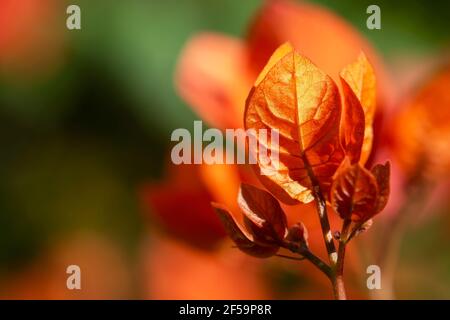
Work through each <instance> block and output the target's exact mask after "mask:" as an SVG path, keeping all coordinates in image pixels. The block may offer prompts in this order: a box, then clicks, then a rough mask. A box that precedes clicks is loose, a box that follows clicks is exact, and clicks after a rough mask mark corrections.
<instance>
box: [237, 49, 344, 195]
mask: <svg viewBox="0 0 450 320" xmlns="http://www.w3.org/2000/svg"><path fill="white" fill-rule="evenodd" d="M340 114H341V101H340V96H339V91H338V88H337V87H336V84H335V83H334V82H333V80H331V78H330V77H329V76H327V75H326V74H325V73H323V72H322V71H321V70H320V69H319V68H317V67H316V66H315V65H314V64H313V63H312V62H311V61H310V60H308V59H307V58H306V57H304V56H302V55H300V54H299V53H297V52H296V51H295V50H294V49H293V47H292V46H291V45H290V44H289V43H287V44H284V45H282V46H280V47H279V48H278V49H277V50H276V51H275V53H274V54H273V55H272V57H271V59H270V60H269V62H268V63H267V65H266V67H265V68H264V69H263V71H262V72H261V74H260V75H259V76H258V78H257V80H256V82H255V85H254V87H253V89H252V90H251V91H250V94H249V96H248V98H247V102H246V109H245V115H244V123H245V128H246V129H256V130H260V129H266V130H267V131H268V132H269V133H270V130H271V129H274V130H277V131H278V133H279V148H277V150H273V149H270V148H271V147H273V146H270V147H269V149H270V151H279V161H278V162H276V163H273V162H272V163H270V164H267V163H264V162H263V161H260V159H259V157H255V158H256V159H258V167H259V171H258V172H257V174H258V175H259V176H260V177H263V178H262V179H261V182H262V183H263V184H264V185H265V186H266V187H267V188H268V189H269V191H270V192H272V193H273V194H274V195H275V196H276V197H277V198H278V199H279V200H281V201H283V202H286V203H292V201H285V200H286V198H287V197H290V198H291V199H293V200H296V201H300V202H303V203H307V202H311V201H312V200H313V195H312V185H311V181H310V172H312V173H314V175H315V176H316V177H317V179H318V180H319V184H320V187H321V189H322V190H323V191H324V192H325V193H326V194H328V191H329V189H330V186H331V182H332V177H333V174H334V172H335V171H336V169H337V168H338V166H339V164H340V163H341V161H342V159H343V158H344V154H343V150H342V147H341V145H340V141H339V121H340ZM257 138H259V135H257ZM258 142H259V143H258V144H260V145H261V144H264V142H265V141H258ZM276 147H278V146H276ZM278 149H279V150H278ZM249 151H250V153H253V154H254V155H256V154H257V153H258V151H257V150H255V149H250V150H249ZM268 181H270V183H268ZM274 185H275V186H277V187H274Z"/></svg>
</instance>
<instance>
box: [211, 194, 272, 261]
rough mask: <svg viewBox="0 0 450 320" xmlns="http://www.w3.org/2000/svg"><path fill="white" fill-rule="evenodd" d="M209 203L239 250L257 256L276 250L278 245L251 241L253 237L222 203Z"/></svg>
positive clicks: (264, 255) (261, 256) (268, 255)
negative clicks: (265, 244)
mask: <svg viewBox="0 0 450 320" xmlns="http://www.w3.org/2000/svg"><path fill="white" fill-rule="evenodd" d="M211 205H212V206H213V207H214V209H215V210H216V213H217V215H218V216H219V218H220V220H221V221H222V223H223V225H224V227H225V230H226V231H227V233H228V235H229V236H230V238H231V240H233V242H234V243H235V244H236V246H237V247H238V248H239V249H240V250H241V251H243V252H245V253H247V254H249V255H251V256H254V257H258V258H267V257H270V256H273V255H274V254H275V253H276V252H277V251H278V249H279V247H278V246H264V245H259V244H256V243H255V242H254V241H253V237H252V236H251V235H249V234H247V232H245V231H244V230H242V228H241V227H240V226H239V224H238V223H237V221H236V220H235V219H234V217H233V215H232V214H231V213H230V212H229V211H228V209H227V208H225V207H224V206H223V205H221V204H219V203H214V202H212V203H211Z"/></svg>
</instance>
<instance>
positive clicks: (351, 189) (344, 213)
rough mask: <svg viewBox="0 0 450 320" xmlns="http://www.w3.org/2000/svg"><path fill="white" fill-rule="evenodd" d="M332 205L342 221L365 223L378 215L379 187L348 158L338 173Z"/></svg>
mask: <svg viewBox="0 0 450 320" xmlns="http://www.w3.org/2000/svg"><path fill="white" fill-rule="evenodd" d="M330 197H331V204H332V206H333V209H334V210H335V211H336V212H337V213H338V214H339V216H340V217H341V218H342V219H351V220H352V221H365V220H368V219H370V218H371V217H372V216H374V215H375V214H376V213H377V211H376V210H377V203H378V186H377V181H376V180H375V177H374V176H373V175H372V173H371V172H370V171H368V170H367V169H365V168H364V167H362V166H361V165H360V164H359V163H356V164H354V165H351V164H350V160H349V159H348V158H346V159H345V160H344V162H343V163H342V165H341V166H340V167H339V169H338V171H337V172H336V176H335V180H334V182H333V186H332V188H331V196H330Z"/></svg>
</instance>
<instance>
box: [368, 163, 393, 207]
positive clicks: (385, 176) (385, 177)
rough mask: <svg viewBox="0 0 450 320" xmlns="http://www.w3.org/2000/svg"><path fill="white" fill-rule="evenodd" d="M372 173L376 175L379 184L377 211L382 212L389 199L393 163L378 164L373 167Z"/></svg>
mask: <svg viewBox="0 0 450 320" xmlns="http://www.w3.org/2000/svg"><path fill="white" fill-rule="evenodd" d="M371 171H372V174H373V175H374V176H375V179H376V180H377V184H378V191H379V194H378V203H377V209H376V211H377V212H380V211H381V210H383V209H384V207H385V206H386V204H387V201H388V199H389V192H390V187H389V178H390V175H391V164H390V162H389V161H388V162H386V163H385V164H377V165H376V166H374V167H373V168H372V170H371Z"/></svg>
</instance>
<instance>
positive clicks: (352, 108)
mask: <svg viewBox="0 0 450 320" xmlns="http://www.w3.org/2000/svg"><path fill="white" fill-rule="evenodd" d="M341 83H342V94H343V96H344V105H343V112H342V119H341V127H340V130H341V143H342V147H343V148H344V150H345V153H346V155H347V156H348V157H349V159H350V162H351V163H355V162H358V161H359V159H360V157H361V150H362V146H363V142H364V130H365V120H364V110H363V108H362V106H361V103H360V102H359V100H358V98H357V97H356V95H355V93H354V92H353V91H352V89H351V88H350V85H349V84H348V83H347V81H345V80H344V79H342V78H341Z"/></svg>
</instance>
